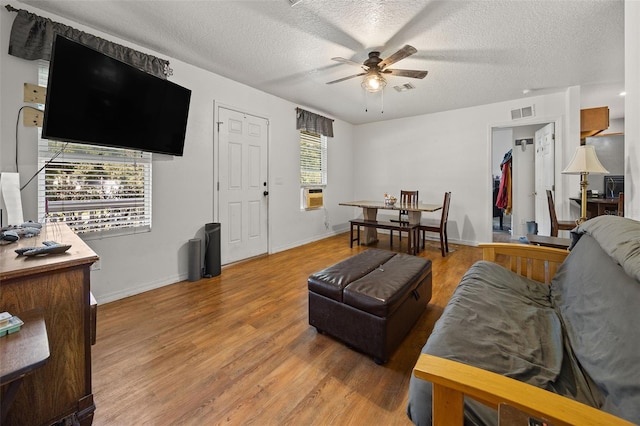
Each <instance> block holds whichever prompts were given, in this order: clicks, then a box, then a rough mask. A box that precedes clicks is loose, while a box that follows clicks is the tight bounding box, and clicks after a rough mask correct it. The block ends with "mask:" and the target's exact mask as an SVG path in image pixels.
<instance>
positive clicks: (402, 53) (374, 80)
mask: <svg viewBox="0 0 640 426" xmlns="http://www.w3.org/2000/svg"><path fill="white" fill-rule="evenodd" d="M416 52H417V50H416V48H415V47H413V46H409V45H408V44H406V45H405V46H404V47H403V48H402V49H400V50H398V51H397V52H396V53H394V54H393V55H391V56H389V57H387V58H385V59H380V52H376V51H373V52H369V58H367V60H365V61H364V62H363V63H362V64H359V63H357V62H354V61H350V60H349V59H344V58H339V57H338V58H331V60H333V61H337V62H342V63H345V64H349V65H355V66H357V67H361V68H362V69H363V70H364V72H361V73H358V74H354V75H350V76H348V77H343V78H339V79H338V80H333V81H330V82H328V83H327V84H334V83H339V82H341V81H345V80H349V79H351V78H354V77H360V76H363V75H364V76H366V77H365V78H364V79H363V80H362V88H363V89H365V90H367V91H369V92H378V91H380V90H382V89H383V88H384V86H386V85H387V81H386V80H385V79H384V76H383V74H391V75H397V76H400V77H410V78H425V77H426V76H427V73H428V71H418V70H401V69H392V68H387V67H388V66H390V65H392V64H395V63H396V62H398V61H400V60H402V59H404V58H406V57H408V56H411V55H413V54H414V53H416Z"/></svg>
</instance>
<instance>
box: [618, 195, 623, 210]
mask: <svg viewBox="0 0 640 426" xmlns="http://www.w3.org/2000/svg"><path fill="white" fill-rule="evenodd" d="M618 216H624V193H623V192H621V193H620V194H618Z"/></svg>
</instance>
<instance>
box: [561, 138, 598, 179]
mask: <svg viewBox="0 0 640 426" xmlns="http://www.w3.org/2000/svg"><path fill="white" fill-rule="evenodd" d="M562 173H565V174H569V175H579V174H581V173H589V174H597V175H603V174H608V173H609V172H608V171H607V169H605V168H604V166H603V165H602V164H601V163H600V160H598V156H597V155H596V149H595V148H594V147H593V145H580V146H579V147H578V149H576V152H575V153H574V154H573V158H572V159H571V161H570V162H569V165H568V166H567V167H566V168H565V169H564V170H563V171H562Z"/></svg>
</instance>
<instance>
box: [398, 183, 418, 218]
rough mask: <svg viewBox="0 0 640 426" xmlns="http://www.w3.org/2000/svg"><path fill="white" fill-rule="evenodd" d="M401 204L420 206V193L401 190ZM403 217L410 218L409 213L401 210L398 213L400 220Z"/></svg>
mask: <svg viewBox="0 0 640 426" xmlns="http://www.w3.org/2000/svg"><path fill="white" fill-rule="evenodd" d="M400 204H401V205H402V204H418V191H404V190H400ZM403 216H409V212H408V211H406V210H400V211H399V212H398V218H399V219H400V220H402V218H403Z"/></svg>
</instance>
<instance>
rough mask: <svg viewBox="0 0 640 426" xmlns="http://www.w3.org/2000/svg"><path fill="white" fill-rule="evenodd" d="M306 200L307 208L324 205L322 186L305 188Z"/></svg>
mask: <svg viewBox="0 0 640 426" xmlns="http://www.w3.org/2000/svg"><path fill="white" fill-rule="evenodd" d="M304 200H305V205H304V207H305V208H307V209H317V208H320V207H322V206H323V205H324V200H323V197H322V188H305V189H304Z"/></svg>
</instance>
